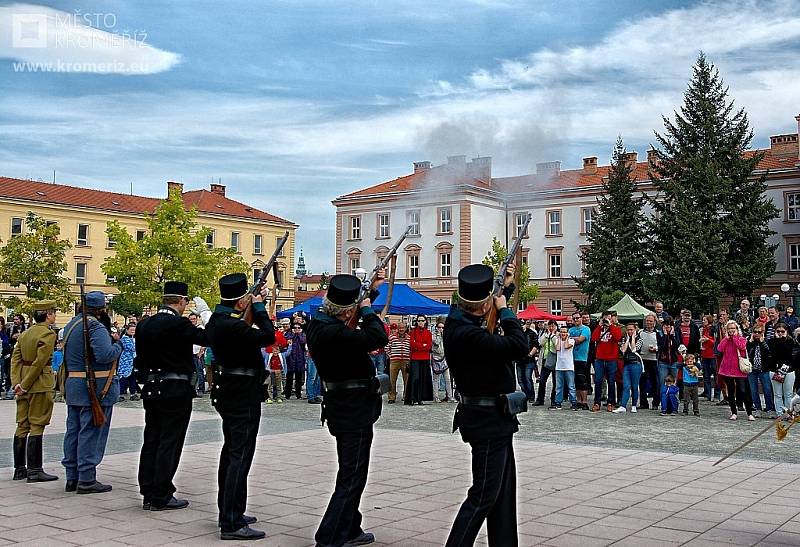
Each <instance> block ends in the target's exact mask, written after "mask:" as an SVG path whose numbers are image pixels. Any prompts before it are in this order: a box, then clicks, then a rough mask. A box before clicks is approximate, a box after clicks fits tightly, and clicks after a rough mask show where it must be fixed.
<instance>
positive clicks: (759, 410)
mask: <svg viewBox="0 0 800 547" xmlns="http://www.w3.org/2000/svg"><path fill="white" fill-rule="evenodd" d="M756 410H757V411H758V417H759V418H766V414H764V411H763V410H761V409H760V408H757V409H756Z"/></svg>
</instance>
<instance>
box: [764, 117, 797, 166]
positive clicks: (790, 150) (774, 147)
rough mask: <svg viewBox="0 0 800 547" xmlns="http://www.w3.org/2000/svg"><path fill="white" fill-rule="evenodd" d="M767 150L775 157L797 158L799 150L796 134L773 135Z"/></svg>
mask: <svg viewBox="0 0 800 547" xmlns="http://www.w3.org/2000/svg"><path fill="white" fill-rule="evenodd" d="M798 117H800V116H798ZM769 149H770V151H771V152H772V154H773V155H775V156H793V157H795V158H798V157H799V155H800V150H799V149H798V146H797V134H796V133H795V134H789V135H775V136H773V137H770V138H769Z"/></svg>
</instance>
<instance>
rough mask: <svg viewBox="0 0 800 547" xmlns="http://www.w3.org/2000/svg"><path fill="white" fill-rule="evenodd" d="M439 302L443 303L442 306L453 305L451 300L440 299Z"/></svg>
mask: <svg viewBox="0 0 800 547" xmlns="http://www.w3.org/2000/svg"><path fill="white" fill-rule="evenodd" d="M439 302H441V303H442V304H447V305H448V306H449V305H450V303H451V302H450V299H449V298H440V299H439Z"/></svg>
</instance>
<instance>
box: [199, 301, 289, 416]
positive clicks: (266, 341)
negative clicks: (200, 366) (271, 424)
mask: <svg viewBox="0 0 800 547" xmlns="http://www.w3.org/2000/svg"><path fill="white" fill-rule="evenodd" d="M253 325H254V326H257V327H258V328H257V329H255V328H253V327H251V326H250V325H248V324H247V323H245V322H244V321H242V320H241V319H240V318H239V312H237V311H236V310H234V309H232V308H229V307H227V306H223V305H221V304H220V305H218V306H217V307H216V308H214V314H213V315H212V316H211V319H209V320H208V324H207V325H206V337H207V338H208V345H209V346H210V347H211V351H213V352H214V360H215V362H216V366H217V368H218V369H219V368H221V373H220V372H219V371H218V370H215V371H214V386H213V387H212V388H211V403H212V404H213V405H214V406H215V407H216V408H218V409H228V408H241V407H246V406H250V405H253V404H258V403H260V402H262V401H263V400H264V399H265V398H266V389H265V388H264V380H265V374H266V368H265V366H264V357H263V355H262V354H261V348H265V347H267V346H271V345H272V344H274V343H275V329H274V328H273V326H272V321H270V319H269V315H268V314H267V310H266V308H265V307H264V304H263V302H255V303H253ZM225 369H250V370H253V371H255V376H242V375H234V374H226V373H225Z"/></svg>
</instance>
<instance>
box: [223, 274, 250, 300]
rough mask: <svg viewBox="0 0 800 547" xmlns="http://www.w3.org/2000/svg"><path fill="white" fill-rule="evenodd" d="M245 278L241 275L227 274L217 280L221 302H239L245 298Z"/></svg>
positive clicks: (246, 287)
mask: <svg viewBox="0 0 800 547" xmlns="http://www.w3.org/2000/svg"><path fill="white" fill-rule="evenodd" d="M247 291H248V286H247V276H246V275H245V274H243V273H234V274H228V275H226V276H224V277H222V278H220V280H219V296H220V298H221V299H222V300H239V299H240V298H244V297H245V296H247Z"/></svg>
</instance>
